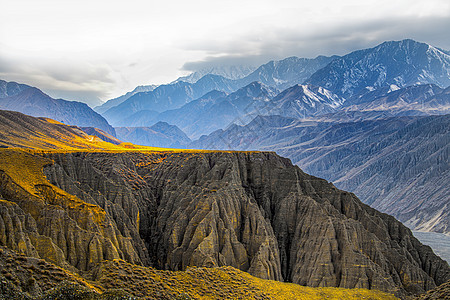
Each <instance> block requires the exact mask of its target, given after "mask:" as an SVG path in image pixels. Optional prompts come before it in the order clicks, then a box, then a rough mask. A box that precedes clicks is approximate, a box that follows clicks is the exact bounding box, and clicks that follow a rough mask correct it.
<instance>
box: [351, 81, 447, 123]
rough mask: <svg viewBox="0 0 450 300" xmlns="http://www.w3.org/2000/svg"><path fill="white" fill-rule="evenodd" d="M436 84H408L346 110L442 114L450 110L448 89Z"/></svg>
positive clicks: (398, 113) (394, 113)
mask: <svg viewBox="0 0 450 300" xmlns="http://www.w3.org/2000/svg"><path fill="white" fill-rule="evenodd" d="M446 91H447V92H446ZM446 91H445V90H443V89H441V88H440V87H438V86H437V85H434V84H420V85H413V86H408V87H405V88H402V89H397V90H394V91H390V92H388V93H386V95H382V96H380V97H378V98H376V99H373V100H372V101H367V102H364V103H361V104H358V105H350V106H348V107H346V108H345V111H359V112H375V111H377V112H382V111H388V112H390V113H391V114H392V115H441V114H448V113H449V112H450V95H449V94H448V91H450V88H447V89H446Z"/></svg>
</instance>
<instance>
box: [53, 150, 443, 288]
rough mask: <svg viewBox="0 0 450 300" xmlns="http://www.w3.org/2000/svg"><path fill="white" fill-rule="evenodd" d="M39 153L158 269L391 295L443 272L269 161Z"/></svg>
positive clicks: (427, 284) (60, 181)
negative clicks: (228, 270) (219, 271)
mask: <svg viewBox="0 0 450 300" xmlns="http://www.w3.org/2000/svg"><path fill="white" fill-rule="evenodd" d="M45 156H46V157H47V158H50V159H52V160H54V161H55V164H54V165H51V166H48V167H46V168H45V174H46V176H47V178H49V180H50V182H51V183H52V184H55V185H56V186H60V187H61V188H63V189H64V190H66V191H68V192H69V193H71V194H74V195H76V196H77V197H79V198H80V199H82V200H83V201H85V202H88V203H92V204H97V205H98V206H100V207H101V208H102V209H104V210H105V211H106V213H107V214H108V215H111V216H113V219H114V221H115V223H116V224H117V228H118V229H119V231H120V232H121V233H122V235H125V234H127V235H126V236H130V237H131V238H132V240H133V244H134V243H136V244H138V242H139V241H140V239H141V240H142V241H143V242H144V244H145V247H144V248H139V249H141V250H142V251H143V252H142V253H141V255H143V258H142V260H143V261H144V262H146V263H148V264H150V265H152V266H155V267H157V268H164V269H170V270H184V269H186V268H187V267H188V266H193V265H195V266H209V267H212V266H223V265H230V266H234V267H236V268H238V269H241V270H244V271H247V272H249V273H250V274H253V275H255V276H258V277H260V278H267V279H275V280H286V281H290V282H294V283H299V284H302V285H309V286H339V287H352V288H354V287H365V288H372V289H380V290H384V291H389V292H392V293H396V294H398V295H405V294H408V293H418V292H421V291H423V290H428V289H429V288H432V287H433V286H434V285H435V284H436V283H437V284H440V283H443V282H444V281H445V280H446V278H448V277H449V276H450V273H449V267H448V265H447V263H445V262H444V261H442V260H440V259H439V258H437V257H436V256H434V255H433V254H432V252H431V250H430V248H429V247H426V246H422V245H421V244H420V243H419V242H418V241H417V240H416V239H415V238H414V237H413V236H412V234H411V233H410V231H409V230H408V229H407V228H406V227H404V226H402V225H401V224H400V223H399V222H397V221H396V220H395V219H394V218H392V217H390V216H388V215H384V214H381V213H378V212H377V211H375V210H374V209H371V208H369V207H368V206H365V205H363V204H362V203H360V202H359V200H357V198H356V197H355V196H353V195H352V194H349V193H346V192H342V191H339V190H337V189H335V188H334V187H333V186H332V185H330V184H329V183H327V182H326V181H324V180H321V179H318V178H315V177H312V176H309V175H306V174H305V173H303V172H302V171H300V169H298V168H297V167H294V166H292V165H291V164H290V162H289V161H288V160H286V159H282V158H280V157H278V156H276V155H275V154H272V153H232V152H231V153H217V152H211V153H153V154H150V153H117V154H105V153H74V154H67V153H57V154H50V153H49V154H46V155H45ZM133 229H136V230H138V232H136V230H135V231H134V233H133ZM147 253H148V260H147V256H146V254H147Z"/></svg>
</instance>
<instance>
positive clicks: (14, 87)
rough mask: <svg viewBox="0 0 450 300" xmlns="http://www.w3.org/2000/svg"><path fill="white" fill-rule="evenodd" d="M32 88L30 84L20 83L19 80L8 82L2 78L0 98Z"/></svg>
mask: <svg viewBox="0 0 450 300" xmlns="http://www.w3.org/2000/svg"><path fill="white" fill-rule="evenodd" d="M28 88H30V86H29V85H26V84H20V83H17V82H7V81H4V80H1V79H0V98H6V97H10V96H14V95H17V94H19V93H20V92H22V91H23V90H26V89H28Z"/></svg>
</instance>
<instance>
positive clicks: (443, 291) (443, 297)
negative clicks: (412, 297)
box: [416, 281, 450, 300]
mask: <svg viewBox="0 0 450 300" xmlns="http://www.w3.org/2000/svg"><path fill="white" fill-rule="evenodd" d="M416 299H417V300H449V299H450V281H448V282H446V283H443V284H441V285H440V286H438V287H437V288H435V289H432V290H431V291H428V293H426V294H423V295H421V296H419V297H417V298H416Z"/></svg>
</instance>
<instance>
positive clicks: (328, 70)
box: [306, 40, 450, 100]
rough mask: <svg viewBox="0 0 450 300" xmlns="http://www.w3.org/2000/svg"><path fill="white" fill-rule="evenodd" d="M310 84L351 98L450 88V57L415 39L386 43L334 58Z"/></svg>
mask: <svg viewBox="0 0 450 300" xmlns="http://www.w3.org/2000/svg"><path fill="white" fill-rule="evenodd" d="M306 83H309V84H313V85H317V86H322V87H324V88H326V89H329V90H331V91H332V92H334V93H336V94H338V95H340V96H343V97H345V98H349V99H356V100H357V99H358V98H360V97H362V96H363V95H364V94H366V93H367V92H370V91H372V90H375V89H378V88H383V87H386V86H390V85H396V86H398V87H406V86H410V85H415V84H424V83H433V84H436V85H438V86H440V87H442V88H445V87H448V86H449V85H450V54H449V53H448V52H446V51H444V50H441V49H439V48H435V47H433V46H430V45H428V44H425V43H419V42H416V41H413V40H403V41H392V42H384V43H382V44H381V45H378V46H376V47H374V48H370V49H365V50H359V51H355V52H352V53H350V54H347V55H345V56H343V57H340V58H336V59H334V60H333V61H332V62H331V63H330V64H328V65H327V66H326V67H324V68H323V69H321V70H319V71H317V72H316V73H314V74H313V75H312V76H311V77H310V78H309V79H307V80H306Z"/></svg>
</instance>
